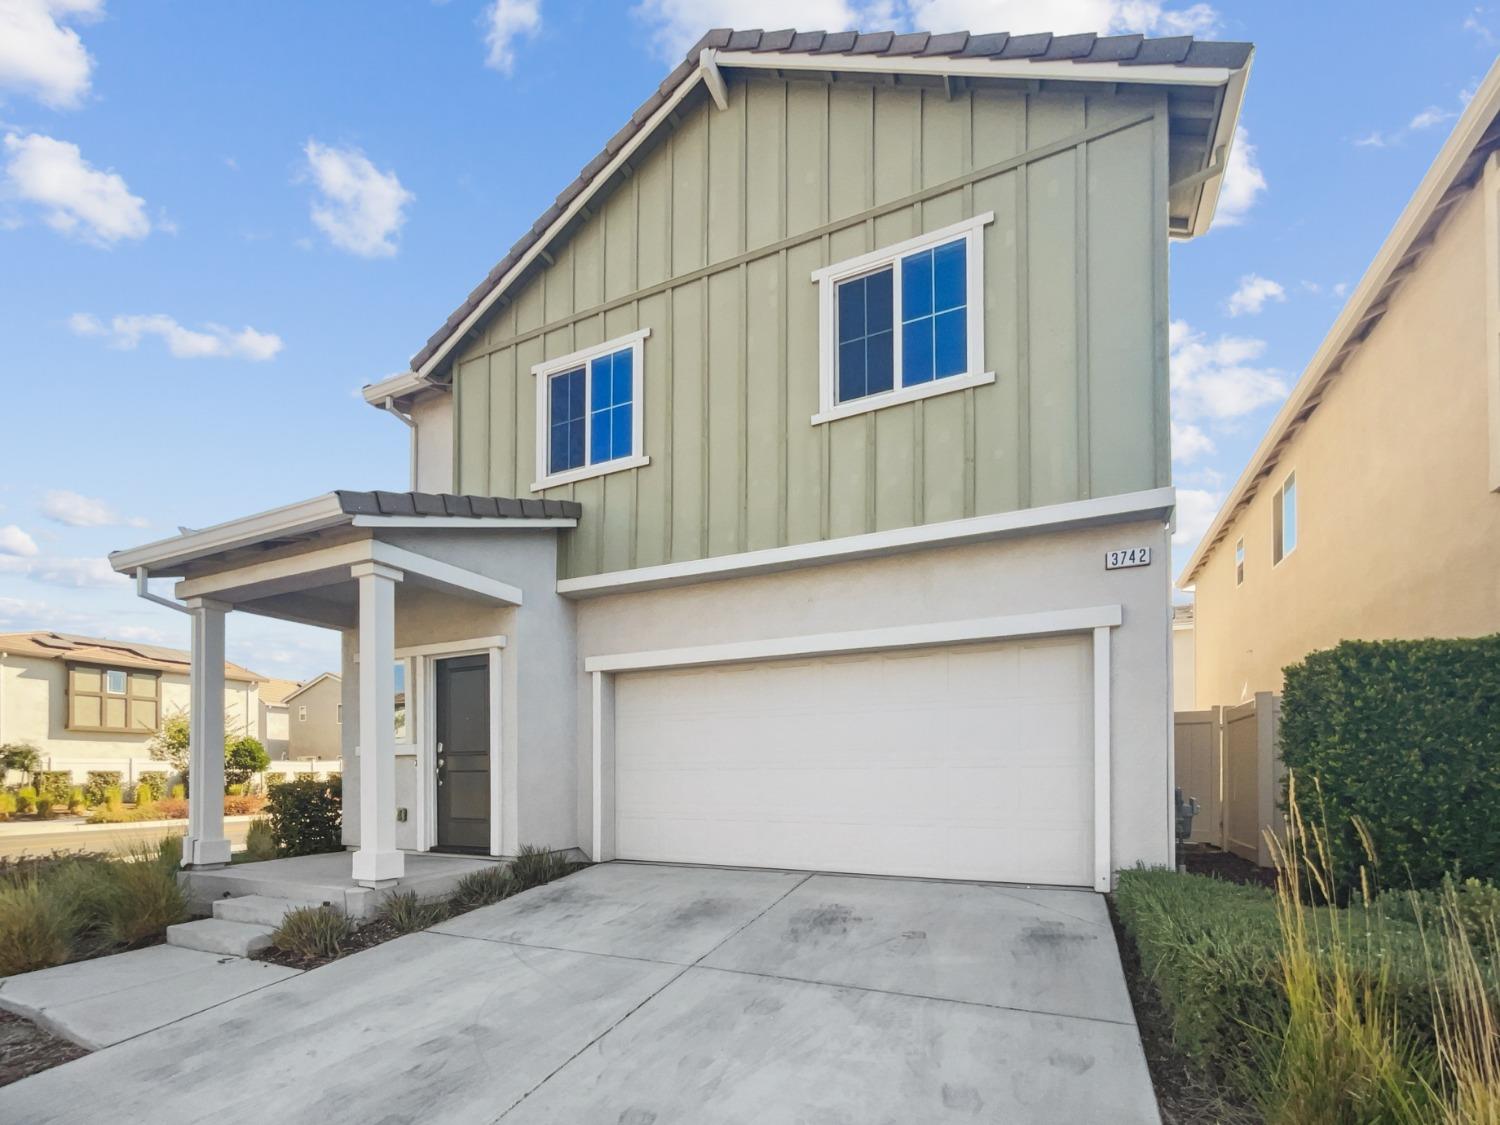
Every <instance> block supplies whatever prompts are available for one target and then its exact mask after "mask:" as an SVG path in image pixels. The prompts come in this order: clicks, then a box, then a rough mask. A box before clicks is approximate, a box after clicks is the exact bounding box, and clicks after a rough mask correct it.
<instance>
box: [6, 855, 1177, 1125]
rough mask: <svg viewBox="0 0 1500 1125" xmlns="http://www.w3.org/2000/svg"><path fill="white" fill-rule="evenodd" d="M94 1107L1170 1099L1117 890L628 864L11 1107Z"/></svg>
mask: <svg viewBox="0 0 1500 1125" xmlns="http://www.w3.org/2000/svg"><path fill="white" fill-rule="evenodd" d="M162 986H163V987H164V988H169V987H171V982H170V981H163V982H162ZM101 1107H108V1114H109V1116H110V1117H111V1119H113V1120H122V1121H124V1120H151V1121H154V1122H162V1123H166V1122H196V1121H208V1120H212V1121H213V1122H215V1125H227V1123H229V1122H252V1121H255V1122H258V1121H276V1122H278V1125H288V1123H291V1122H316V1123H318V1125H337V1123H343V1122H351V1123H352V1122H362V1123H363V1122H380V1123H386V1125H392V1123H396V1122H408V1121H410V1122H416V1121H421V1122H424V1123H431V1122H455V1123H463V1125H470V1123H474V1122H496V1121H504V1122H505V1123H506V1125H518V1123H534V1122H558V1123H567V1125H592V1123H595V1122H598V1123H609V1125H666V1123H668V1122H692V1123H710V1122H712V1123H717V1122H726V1123H730V1122H732V1123H740V1122H743V1123H745V1125H750V1123H755V1125H766V1123H776V1122H809V1123H818V1125H832V1123H844V1122H847V1123H850V1125H869V1123H874V1122H892V1123H896V1122H900V1123H913V1122H958V1121H964V1122H968V1121H997V1122H1006V1123H1007V1125H1020V1123H1025V1122H1037V1123H1043V1122H1046V1123H1055V1122H1084V1121H1110V1122H1112V1123H1117V1125H1129V1123H1137V1122H1153V1123H1155V1122H1158V1121H1159V1118H1158V1116H1157V1111H1156V1102H1155V1098H1154V1097H1153V1094H1152V1091H1151V1084H1150V1079H1149V1077H1148V1074H1147V1071H1146V1064H1145V1059H1144V1057H1143V1054H1142V1051H1141V1045H1140V1040H1139V1037H1138V1036H1137V1034H1136V1029H1135V1023H1134V1019H1133V1016H1132V1014H1131V1007H1130V1000H1129V997H1128V996H1127V994H1126V991H1125V982H1124V977H1123V974H1122V972H1121V969H1120V962H1119V957H1118V955H1117V953H1116V950H1115V943H1114V938H1113V935H1112V933H1111V931H1110V926H1109V920H1108V918H1107V916H1106V914H1105V910H1104V902H1103V900H1102V899H1101V898H1100V897H1099V896H1097V895H1094V894H1090V893H1088V892H1085V891H1058V890H1024V889H1019V888H1011V887H1000V886H990V885H976V884H968V883H935V882H924V881H917V880H904V879H874V878H858V877H846V876H833V875H808V874H806V873H799V872H781V871H744V870H722V869H714V868H687V867H664V866H655V865H644V864H627V863H611V864H605V865H602V866H599V867H593V868H589V869H588V870H585V871H583V872H580V873H579V874H577V875H574V876H571V877H570V878H567V879H564V880H561V881H560V882H557V883H553V884H551V885H550V886H547V887H542V888H539V889H537V890H534V891H530V892H527V893H526V894H524V895H519V896H517V897H516V898H513V899H510V900H508V901H507V902H504V903H500V904H498V905H496V906H491V907H487V908H485V909H483V910H478V911H474V912H473V913H470V914H466V915H462V916H460V917H459V918H456V919H453V920H452V921H450V922H447V923H444V924H443V925H441V926H438V927H436V928H435V929H434V930H431V931H428V932H426V933H421V934H413V935H411V936H409V937H405V938H401V939H399V940H397V941H393V942H389V943H387V944H385V945H382V946H379V947H377V948H375V949H372V950H369V951H366V952H364V953H359V954H356V955H354V956H352V957H348V958H345V959H344V960H342V961H337V962H335V963H333V964H331V965H328V966H325V967H324V968H321V969H315V970H313V971H312V972H308V973H304V974H302V975H300V976H297V977H294V978H291V979H289V980H286V981H283V982H281V983H278V984H273V985H271V986H269V987H266V988H263V989H260V990H259V991H257V992H255V993H252V994H250V995H247V996H243V997H241V998H239V999H237V1000H232V1001H230V1002H228V1003H226V1004H223V1005H221V1006H219V1007H216V1008H213V1009H210V1010H209V1011H205V1012H200V1013H199V1014H197V1015H194V1016H190V1017H188V1018H186V1019H183V1020H181V1021H180V1022H178V1023H175V1024H171V1025H169V1026H166V1027H162V1028H159V1029H158V1030H156V1031H152V1032H149V1033H147V1034H145V1035H142V1036H140V1037H138V1038H136V1039H132V1040H129V1041H128V1042H124V1043H121V1044H118V1045H116V1046H113V1047H109V1048H106V1049H105V1050H102V1051H99V1052H97V1053H95V1054H93V1055H90V1056H88V1057H87V1058H83V1059H79V1060H78V1061H76V1062H72V1063H68V1064H65V1065H64V1066H61V1067H58V1068H56V1069H54V1070H51V1071H47V1072H45V1073H42V1074H39V1075H36V1076H34V1077H32V1078H28V1079H26V1080H24V1081H22V1082H19V1083H17V1084H15V1085H13V1086H10V1087H7V1088H4V1089H0V1121H16V1122H21V1121H25V1122H28V1123H31V1125H42V1123H44V1122H65V1121H68V1122H71V1121H80V1122H82V1121H88V1122H94V1121H97V1120H98V1119H99V1118H98V1115H99V1112H100V1110H101Z"/></svg>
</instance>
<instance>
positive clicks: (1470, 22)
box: [1463, 8, 1495, 46]
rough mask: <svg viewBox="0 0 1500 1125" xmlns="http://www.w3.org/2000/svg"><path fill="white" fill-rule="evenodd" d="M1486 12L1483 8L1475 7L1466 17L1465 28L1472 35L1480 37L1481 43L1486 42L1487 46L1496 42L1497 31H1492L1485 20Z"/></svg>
mask: <svg viewBox="0 0 1500 1125" xmlns="http://www.w3.org/2000/svg"><path fill="white" fill-rule="evenodd" d="M1486 14H1487V13H1486V12H1485V10H1484V9H1483V8H1475V9H1473V10H1472V11H1471V12H1470V13H1469V14H1468V15H1467V16H1465V17H1464V23H1463V28H1464V30H1465V31H1467V32H1468V33H1469V34H1470V35H1473V36H1474V37H1475V38H1476V39H1478V40H1479V41H1480V42H1481V43H1483V44H1485V45H1486V46H1493V45H1494V43H1495V33H1494V32H1493V31H1491V30H1490V29H1489V27H1488V26H1487V25H1486V24H1485V22H1484V17H1485V15H1486Z"/></svg>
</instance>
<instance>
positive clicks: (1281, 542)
mask: <svg viewBox="0 0 1500 1125" xmlns="http://www.w3.org/2000/svg"><path fill="white" fill-rule="evenodd" d="M1271 539H1272V543H1271V556H1272V560H1273V564H1274V563H1279V562H1280V561H1281V560H1282V559H1284V558H1286V557H1287V556H1288V555H1290V554H1291V553H1292V552H1293V551H1295V550H1296V549H1297V474H1296V473H1288V474H1287V475H1286V480H1284V481H1282V483H1281V487H1280V488H1278V489H1277V490H1276V495H1275V496H1274V497H1273V498H1272V500H1271Z"/></svg>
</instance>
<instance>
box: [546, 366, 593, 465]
mask: <svg viewBox="0 0 1500 1125" xmlns="http://www.w3.org/2000/svg"><path fill="white" fill-rule="evenodd" d="M583 380H584V369H583V368H581V367H580V368H578V369H577V370H574V371H564V372H563V373H562V374H560V375H553V376H552V377H551V378H550V379H549V380H548V382H547V392H548V394H550V395H551V397H552V405H551V411H550V413H551V418H552V432H551V435H550V438H551V440H550V442H549V443H548V457H547V465H548V470H549V471H550V472H554V473H561V472H566V471H567V470H568V469H576V468H578V466H580V465H582V464H583V430H584V422H583V392H584V382H583Z"/></svg>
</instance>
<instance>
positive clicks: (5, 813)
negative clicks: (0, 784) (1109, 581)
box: [0, 792, 16, 820]
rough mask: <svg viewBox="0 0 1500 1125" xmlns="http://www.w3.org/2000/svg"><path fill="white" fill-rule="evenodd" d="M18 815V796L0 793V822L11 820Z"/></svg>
mask: <svg viewBox="0 0 1500 1125" xmlns="http://www.w3.org/2000/svg"><path fill="white" fill-rule="evenodd" d="M15 815H16V795H15V794H14V793H5V792H0V820H9V819H10V818H11V817H13V816H15Z"/></svg>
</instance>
